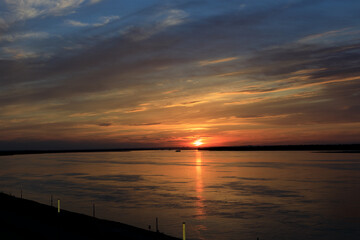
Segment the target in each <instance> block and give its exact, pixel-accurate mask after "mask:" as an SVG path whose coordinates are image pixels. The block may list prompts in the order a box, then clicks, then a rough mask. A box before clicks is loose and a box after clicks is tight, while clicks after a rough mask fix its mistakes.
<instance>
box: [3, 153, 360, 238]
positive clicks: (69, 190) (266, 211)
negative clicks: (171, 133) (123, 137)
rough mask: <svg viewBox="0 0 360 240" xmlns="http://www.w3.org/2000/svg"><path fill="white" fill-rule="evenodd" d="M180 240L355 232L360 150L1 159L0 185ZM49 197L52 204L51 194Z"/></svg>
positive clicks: (359, 224) (358, 227) (359, 210)
mask: <svg viewBox="0 0 360 240" xmlns="http://www.w3.org/2000/svg"><path fill="white" fill-rule="evenodd" d="M20 189H22V192H23V196H24V198H28V199H32V200H36V201H39V202H42V203H46V204H51V203H50V196H51V195H53V198H54V199H57V198H60V199H61V200H62V207H63V208H65V209H67V210H71V211H76V212H81V213H85V214H88V215H91V214H92V204H93V203H95V205H96V216H97V217H99V218H105V219H111V220H116V221H120V222H124V223H128V224H131V225H135V226H138V227H141V228H145V229H147V228H148V226H149V225H151V229H152V230H154V229H155V218H156V217H158V218H159V229H160V231H162V232H165V233H167V234H170V235H173V236H177V237H181V234H182V222H183V221H185V222H186V224H187V239H207V240H224V239H228V240H235V239H236V240H238V239H256V238H257V237H258V238H260V239H268V240H269V239H270V240H272V239H295V240H296V239H299V240H300V239H317V240H319V239H327V240H329V239H346V238H348V239H356V238H358V237H359V236H360V154H359V153H314V152H303V151H299V152H296V151H291V152H286V151H280V152H276V151H275V152H256V151H254V152H236V151H233V152H231V151H224V152H211V151H182V152H175V151H133V152H104V153H100V152H99V153H61V154H37V155H15V156H1V157H0V191H2V192H5V193H9V192H10V193H12V194H13V195H15V196H20V191H21V190H20ZM54 202H55V201H54Z"/></svg>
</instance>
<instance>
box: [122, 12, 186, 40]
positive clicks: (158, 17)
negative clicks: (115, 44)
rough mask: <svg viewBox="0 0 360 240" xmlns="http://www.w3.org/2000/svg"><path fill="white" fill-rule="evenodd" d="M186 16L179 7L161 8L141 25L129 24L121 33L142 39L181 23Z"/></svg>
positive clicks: (134, 38)
mask: <svg viewBox="0 0 360 240" xmlns="http://www.w3.org/2000/svg"><path fill="white" fill-rule="evenodd" d="M187 16H188V14H187V13H186V12H185V11H183V10H180V9H168V10H162V11H160V12H157V13H155V14H153V15H151V16H149V17H147V19H146V20H145V21H146V22H144V23H142V24H141V25H135V26H130V27H128V28H126V29H125V30H124V31H121V33H122V35H123V36H125V37H127V38H130V39H132V40H134V41H142V40H145V39H147V38H149V37H151V36H152V35H154V34H156V33H159V32H161V31H164V30H165V29H167V28H168V27H171V26H175V25H179V24H181V23H183V22H184V21H185V19H186V17H187Z"/></svg>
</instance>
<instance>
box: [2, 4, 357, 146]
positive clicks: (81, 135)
mask: <svg viewBox="0 0 360 240" xmlns="http://www.w3.org/2000/svg"><path fill="white" fill-rule="evenodd" d="M359 12H360V2H359V1H358V0H342V1H340V0H311V1H310V0H273V1H268V0H256V1H254V0H237V1H235V0H226V1H218V0H207V1H205V0H190V1H187V0H181V1H180V0H158V1H156V0H132V1H122V0H57V1H54V0H0V150H17V149H72V148H128V147H177V146H179V147H181V146H192V145H193V143H194V142H195V143H199V142H200V143H202V144H203V145H202V146H232V145H278V144H346V143H360V101H359V100H360V14H359Z"/></svg>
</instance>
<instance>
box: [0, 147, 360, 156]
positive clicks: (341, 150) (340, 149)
mask: <svg viewBox="0 0 360 240" xmlns="http://www.w3.org/2000/svg"><path fill="white" fill-rule="evenodd" d="M177 149H181V150H196V149H197V150H202V151H324V152H329V153H360V144H336V145H335V144H334V145H325V144H319V145H268V146H228V147H199V148H191V147H164V148H127V149H122V148H115V149H71V150H70V149H67V150H66V149H65V150H11V151H0V156H9V155H25V154H48V153H92V152H129V151H146V150H177Z"/></svg>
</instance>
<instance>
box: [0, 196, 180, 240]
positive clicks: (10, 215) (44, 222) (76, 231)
mask: <svg viewBox="0 0 360 240" xmlns="http://www.w3.org/2000/svg"><path fill="white" fill-rule="evenodd" d="M0 232H1V233H0V234H1V235H0V236H1V239H7V240H9V239H37V240H40V239H52V240H54V239H76V240H83V239H117V240H121V239H124V240H125V239H126V240H140V239H146V240H179V239H178V238H174V237H170V236H167V235H165V234H162V233H156V232H152V231H148V230H144V229H141V228H137V227H133V226H130V225H126V224H122V223H118V222H113V221H108V220H101V219H97V218H94V217H90V216H86V215H83V214H78V213H73V212H69V211H65V210H61V212H60V213H58V212H57V209H56V208H55V207H51V206H47V205H44V204H40V203H37V202H34V201H30V200H25V199H20V198H16V197H12V196H9V195H6V194H3V193H0Z"/></svg>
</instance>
